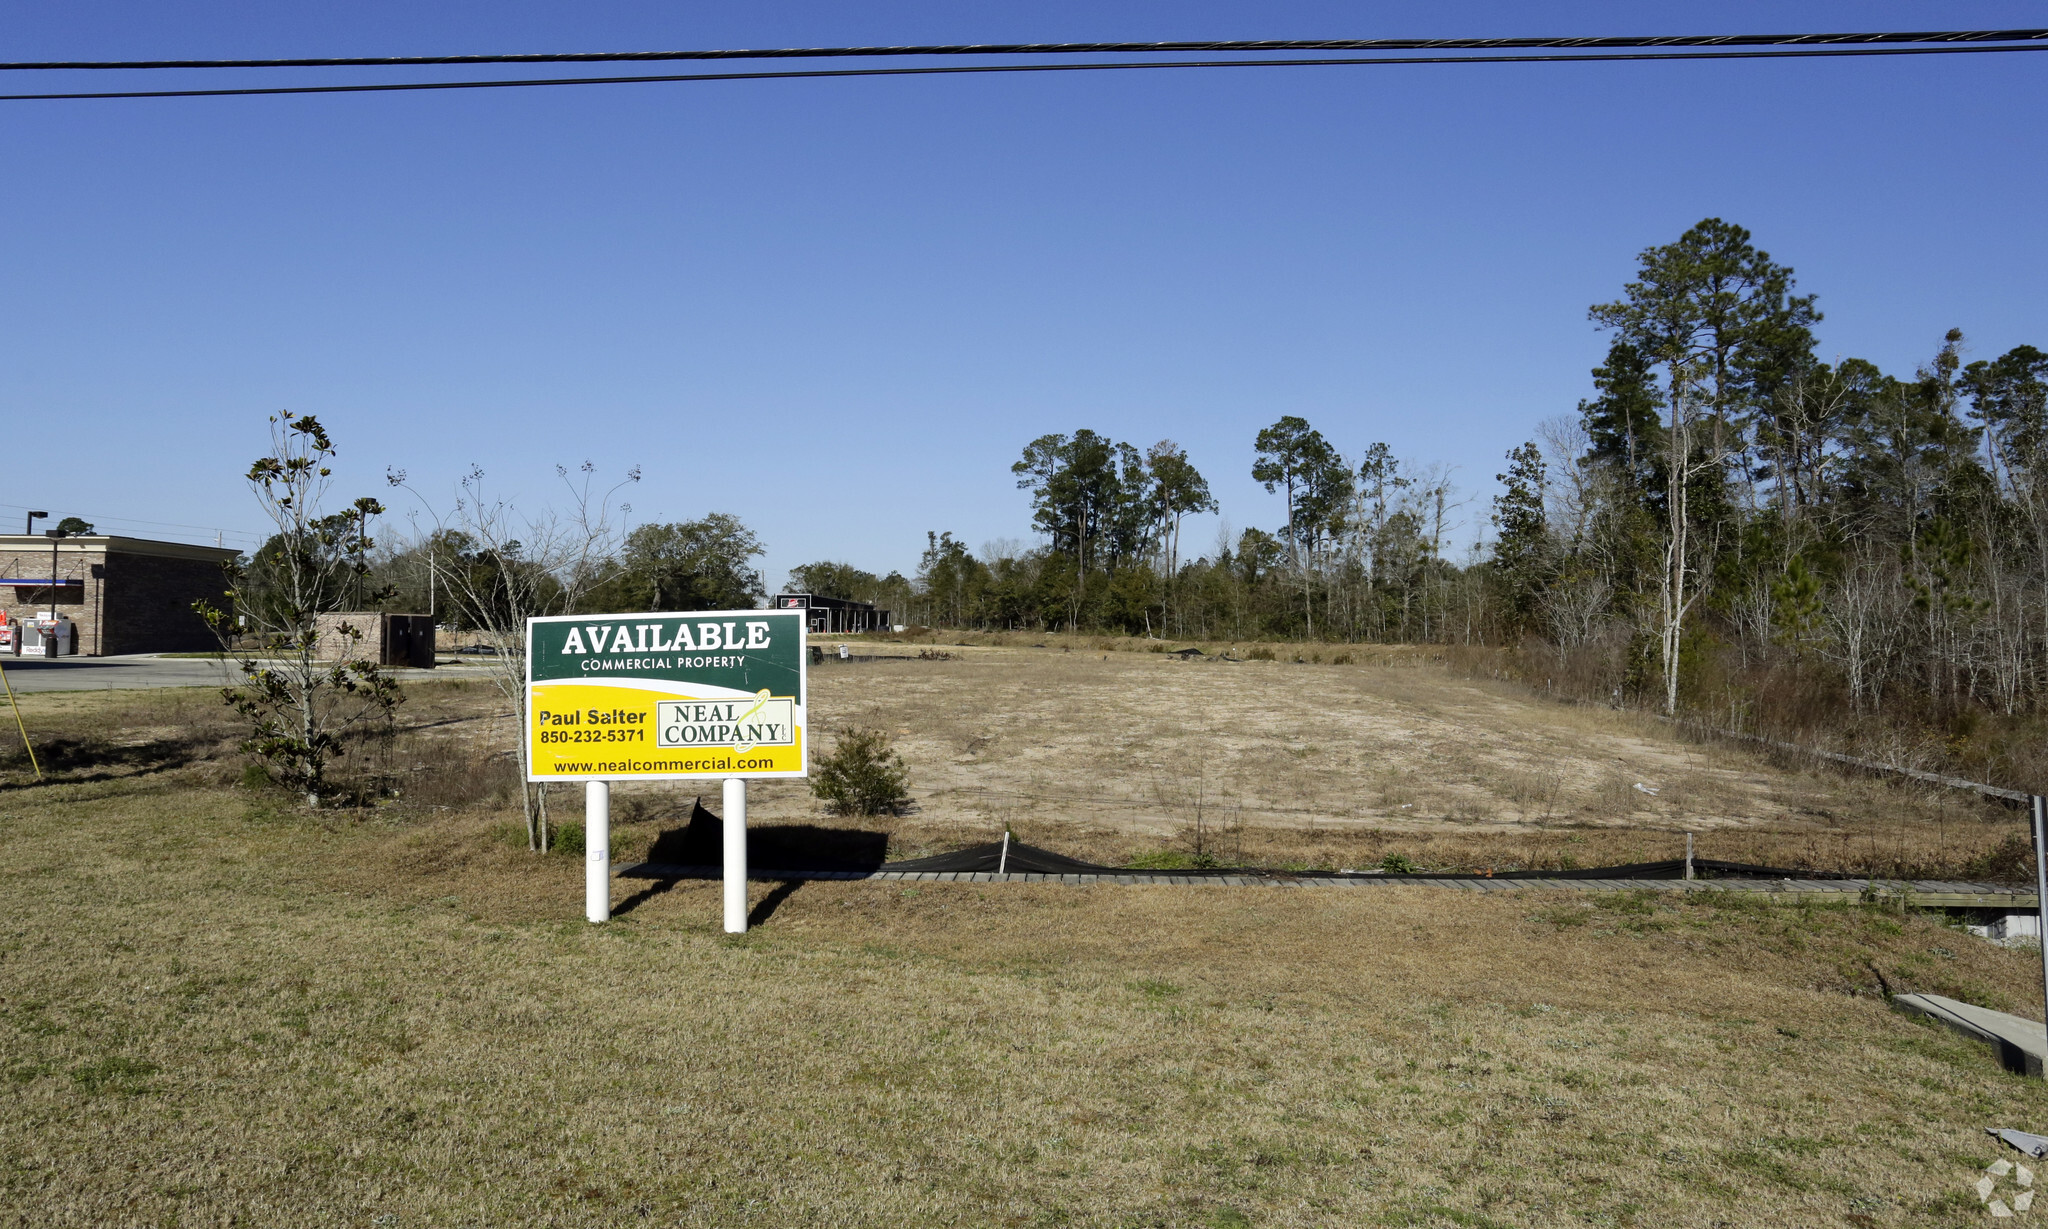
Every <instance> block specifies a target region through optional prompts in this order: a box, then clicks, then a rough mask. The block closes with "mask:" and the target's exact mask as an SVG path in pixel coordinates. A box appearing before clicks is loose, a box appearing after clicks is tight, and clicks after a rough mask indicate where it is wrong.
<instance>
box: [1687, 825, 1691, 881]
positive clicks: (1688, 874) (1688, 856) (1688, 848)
mask: <svg viewBox="0 0 2048 1229" xmlns="http://www.w3.org/2000/svg"><path fill="white" fill-rule="evenodd" d="M1685 877H1686V878H1687V879H1690V878H1692V833H1690V832H1688V833H1686V834H1685Z"/></svg>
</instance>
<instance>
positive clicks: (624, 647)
mask: <svg viewBox="0 0 2048 1229" xmlns="http://www.w3.org/2000/svg"><path fill="white" fill-rule="evenodd" d="M806 613H807V612H805V611H801V610H794V611H780V610H707V611H697V612H694V613H691V614H618V615H574V616H568V615H564V616H559V617H555V618H547V619H528V620H527V622H526V711H527V730H526V737H527V750H528V759H527V763H528V778H527V779H528V780H532V781H590V780H606V781H609V780H617V779H621V778H639V779H652V780H665V779H676V778H689V777H801V776H803V775H805V772H806V757H805V745H804V705H805V700H806V694H807V693H806V684H807V682H808V670H807V666H808V665H809V659H808V655H807V654H806V652H805V645H804V631H805V627H804V617H805V614H806Z"/></svg>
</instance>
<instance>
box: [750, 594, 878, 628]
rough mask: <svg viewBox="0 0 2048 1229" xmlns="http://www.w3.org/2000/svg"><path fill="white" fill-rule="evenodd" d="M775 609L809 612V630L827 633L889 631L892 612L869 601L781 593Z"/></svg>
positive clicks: (777, 596) (777, 598)
mask: <svg viewBox="0 0 2048 1229" xmlns="http://www.w3.org/2000/svg"><path fill="white" fill-rule="evenodd" d="M775 609H777V610H808V611H810V612H811V613H810V618H809V619H808V620H807V621H806V622H807V624H808V626H809V627H810V629H811V630H812V631H814V632H818V633H821V634H823V635H827V636H830V635H835V634H850V633H852V632H886V631H888V630H889V612H888V611H886V610H877V609H876V608H875V607H874V606H873V605H871V604H869V603H867V602H849V601H847V600H846V599H844V598H837V597H821V596H819V595H818V594H815V593H778V594H776V595H775Z"/></svg>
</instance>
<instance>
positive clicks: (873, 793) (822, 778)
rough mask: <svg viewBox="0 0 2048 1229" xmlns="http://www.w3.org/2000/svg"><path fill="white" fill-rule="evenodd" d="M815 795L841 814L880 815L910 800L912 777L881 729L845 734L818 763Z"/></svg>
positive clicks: (814, 782) (857, 730) (852, 731)
mask: <svg viewBox="0 0 2048 1229" xmlns="http://www.w3.org/2000/svg"><path fill="white" fill-rule="evenodd" d="M811 792H812V793H813V794H816V795H817V796H818V797H820V798H823V799H824V800H825V801H826V802H828V803H830V804H831V805H832V810H833V812H834V813H835V814H838V815H880V814H882V813H883V812H884V811H893V810H895V809H896V808H897V807H898V806H901V805H902V804H903V803H904V802H906V801H908V800H909V797H910V774H909V771H908V770H907V769H906V768H905V767H904V764H903V757H902V756H900V755H897V754H896V753H895V751H893V750H891V749H890V746H889V736H888V735H887V734H885V733H883V732H882V731H880V730H868V729H851V730H846V731H843V732H842V733H841V734H840V735H839V738H838V741H837V743H836V744H835V745H834V746H833V748H832V754H830V755H828V756H825V757H824V758H823V759H821V760H819V761H818V771H817V773H816V775H814V776H813V777H812V778H811Z"/></svg>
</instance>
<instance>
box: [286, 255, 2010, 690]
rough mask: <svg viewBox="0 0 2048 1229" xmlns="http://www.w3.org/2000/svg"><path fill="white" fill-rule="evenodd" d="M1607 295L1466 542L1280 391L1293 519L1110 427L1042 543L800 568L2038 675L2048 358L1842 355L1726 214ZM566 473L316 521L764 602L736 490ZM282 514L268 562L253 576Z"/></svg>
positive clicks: (1043, 607)
mask: <svg viewBox="0 0 2048 1229" xmlns="http://www.w3.org/2000/svg"><path fill="white" fill-rule="evenodd" d="M1589 318H1590V321H1591V323H1592V324H1593V325H1594V326H1595V327H1596V328H1597V329H1599V330H1601V331H1603V332H1604V333H1605V334H1606V335H1607V338H1608V342H1609V348H1608V350H1607V353H1606V357H1605V359H1604V360H1603V361H1602V362H1601V363H1600V365H1599V366H1597V367H1595V368H1594V369H1593V370H1592V372H1591V373H1590V375H1591V379H1590V387H1589V390H1588V392H1589V395H1588V396H1587V397H1586V398H1584V399H1583V400H1581V401H1580V402H1579V403H1578V405H1577V408H1576V411H1575V412H1573V413H1567V414H1563V415H1560V416H1557V417H1555V418H1553V419H1551V420H1549V421H1547V422H1544V423H1543V424H1541V426H1540V428H1539V430H1538V431H1537V433H1536V438H1534V439H1531V440H1529V441H1527V442H1525V443H1522V444H1520V445H1518V446H1516V447H1514V448H1512V449H1510V450H1509V451H1507V453H1506V454H1505V457H1504V460H1505V464H1504V467H1503V470H1502V472H1501V473H1500V474H1499V475H1497V477H1498V479H1499V482H1500V484H1501V491H1500V493H1499V494H1498V495H1496V496H1495V497H1494V498H1493V500H1492V506H1491V509H1490V517H1489V518H1488V519H1489V522H1490V524H1491V527H1492V541H1491V544H1490V546H1488V547H1486V548H1484V549H1482V548H1480V547H1478V546H1473V547H1471V548H1470V549H1469V550H1467V551H1463V552H1460V551H1458V550H1457V549H1455V548H1454V547H1452V546H1451V544H1450V543H1449V541H1448V535H1449V534H1450V533H1452V532H1453V531H1455V530H1456V529H1457V528H1458V525H1459V522H1460V519H1461V515H1462V514H1461V509H1462V508H1463V507H1464V505H1465V503H1466V500H1465V498H1464V497H1463V496H1462V495H1461V494H1460V492H1459V491H1458V490H1457V488H1456V487H1455V486H1454V485H1453V483H1452V482H1451V481H1450V474H1449V471H1448V470H1447V469H1446V468H1445V467H1444V466H1442V465H1419V464H1416V463H1414V462H1412V461H1409V460H1406V459H1403V458H1399V457H1396V456H1395V455H1394V454H1393V452H1392V450H1391V449H1390V448H1389V447H1388V445H1387V444H1385V443H1382V442H1371V441H1356V442H1347V441H1341V440H1336V439H1332V438H1330V437H1328V436H1326V435H1325V434H1323V432H1322V431H1320V430H1318V429H1317V428H1316V427H1314V426H1312V425H1311V424H1310V423H1308V422H1307V421H1305V420H1304V419H1302V418H1299V417H1295V416H1286V417H1282V418H1280V419H1278V420H1277V421H1275V422H1274V423H1273V424H1272V425H1270V426H1268V427H1266V428H1264V429H1263V430H1260V431H1259V432H1257V433H1256V435H1255V436H1254V437H1253V438H1252V439H1251V440H1250V441H1249V444H1250V449H1249V456H1248V457H1247V458H1246V460H1247V461H1248V463H1249V464H1248V473H1249V475H1250V476H1251V477H1252V478H1253V479H1254V480H1255V481H1257V482H1259V483H1260V484H1261V485H1262V486H1264V488H1265V489H1266V490H1268V491H1270V492H1272V493H1274V494H1276V495H1278V496H1280V499H1281V503H1282V507H1283V508H1284V519H1283V521H1282V523H1280V524H1279V525H1276V526H1272V527H1271V528H1261V527H1252V528H1246V529H1243V530H1242V531H1239V532H1235V533H1231V532H1228V531H1224V532H1219V534H1218V535H1217V537H1216V539H1215V540H1214V541H1213V542H1210V543H1207V544H1205V545H1204V546H1203V547H1202V548H1200V549H1196V548H1192V547H1190V545H1189V544H1187V543H1185V542H1184V541H1183V539H1182V530H1183V528H1184V525H1185V523H1186V522H1187V520H1188V518H1190V517H1193V516H1198V515H1202V514H1208V513H1215V512H1218V511H1219V507H1218V503H1217V500H1216V499H1215V497H1214V496H1213V494H1212V493H1211V490H1210V485H1209V482H1208V480H1207V479H1206V478H1205V477H1204V475H1203V474H1202V473H1201V472H1200V470H1199V469H1198V468H1197V466H1196V465H1195V463H1194V461H1193V460H1192V459H1191V458H1190V457H1189V456H1188V453H1187V451H1186V450H1185V449H1184V448H1182V447H1181V446H1179V445H1178V444H1176V443H1174V442H1173V441H1171V440H1162V441H1160V442H1158V443H1156V444H1154V445H1152V446H1151V447H1149V448H1144V449H1140V448H1139V447H1137V446H1135V445H1133V444H1130V443H1126V442H1122V441H1118V440H1115V439H1113V438H1111V437H1109V436H1107V435H1104V434H1101V433H1099V432H1096V431H1093V430H1089V429H1086V428H1083V429H1080V430H1076V431H1074V432H1072V433H1071V434H1048V435H1043V436H1040V437H1038V438H1037V439H1034V440H1032V441H1030V442H1029V443H1027V444H1025V445H1024V446H1023V448H1022V450H1021V453H1020V455H1019V457H1018V459H1017V461H1016V462H1015V463H1014V464H1013V465H1012V466H1011V476H1012V478H1013V479H1014V480H1015V481H1016V483H1017V485H1018V487H1019V488H1021V489H1023V490H1025V491H1027V492H1029V494H1030V498H1031V509H1032V528H1033V529H1034V530H1035V531H1036V535H1037V537H1036V541H1035V544H1032V545H1029V546H1027V545H1024V544H1021V543H1015V542H998V543H994V544H991V545H989V546H986V547H984V548H982V549H981V550H979V551H976V550H972V549H970V548H969V547H968V546H967V545H966V544H965V543H963V542H962V541H961V540H959V539H958V538H957V537H955V536H954V534H953V533H951V532H949V531H940V530H935V531H933V532H931V533H929V534H928V535H927V537H926V543H925V549H924V551H923V553H922V556H921V558H920V559H919V562H918V566H917V567H916V569H915V571H914V572H913V573H912V574H910V575H907V576H906V575H904V574H903V573H902V572H900V571H892V572H888V573H886V574H876V573H874V572H869V571H866V570H863V569H861V568H860V567H858V566H856V565H854V564H852V563H848V562H843V561H832V560H824V561H818V562H813V563H809V564H805V565H802V566H800V567H797V568H794V569H792V570H791V573H790V588H791V589H793V590H798V591H806V592H811V593H816V594H822V595H826V596H831V597H838V598H845V599H851V600H858V601H867V602H872V603H874V604H876V605H878V606H881V607H884V608H886V609H888V610H890V611H892V612H894V617H895V620H896V621H897V622H901V623H910V624H921V625H930V626H945V627H955V628H963V629H968V628H974V629H987V630H997V629H1020V630H1034V631H1046V630H1050V631H1061V630H1070V631H1105V632H1122V633H1131V634H1137V635H1152V636H1160V637H1178V638H1189V639H1195V638H1199V639H1211V640H1213V639H1229V640H1248V639H1263V640H1270V639H1291V638H1301V639H1316V640H1330V641H1345V642H1379V643H1423V644H1470V645H1492V646H1502V647H1507V648H1511V649H1515V650H1517V651H1518V652H1520V653H1521V654H1522V655H1523V659H1524V660H1525V661H1527V662H1531V663H1536V664H1538V665H1540V667H1541V669H1542V670H1543V672H1544V674H1545V676H1546V677H1549V678H1551V679H1552V680H1553V682H1554V683H1561V684H1562V685H1565V686H1567V687H1569V688H1573V689H1576V690H1578V691H1579V692H1581V693H1582V694H1586V695H1597V696H1599V697H1601V698H1603V699H1607V700H1610V701H1626V702H1633V703H1644V704H1650V705H1654V706H1655V707H1658V708H1660V709H1663V710H1664V711H1667V712H1672V713H1676V712H1678V711H1680V710H1681V709H1686V708H1691V709H1694V710H1698V711H1709V712H1711V713H1713V714H1715V715H1716V716H1717V717H1718V718H1719V719H1723V720H1727V721H1732V722H1736V723H1738V724H1740V723H1752V724H1753V723H1755V722H1756V721H1757V720H1758V716H1759V712H1760V710H1761V709H1762V708H1765V707H1773V706H1775V707H1776V708H1778V709H1780V710H1784V711H1791V710H1794V709H1800V708H1801V707H1802V706H1803V708H1804V710H1805V711H1810V712H1815V713H1820V712H1826V711H1831V710H1832V709H1835V708H1840V709H1843V710H1846V711H1848V712H1850V713H1878V712H1881V711H1889V712H1894V713H1897V712H1908V711H1910V712H1913V713H1916V714H1920V715H1929V714H1932V715H1935V716H1938V717H1940V716H1947V717H1953V716H1955V715H1957V714H1964V713H1968V712H1973V711H1974V712H1987V713H1996V714H2002V715H2010V714H2019V713H2025V712H2032V711H2034V710H2035V709H2036V708H2038V707H2039V706H2040V705H2041V703H2042V700H2043V697H2044V694H2048V355H2044V354H2043V353H2042V352H2041V351H2039V350H2037V349H2035V348H2034V347H2031V346H2019V347H2016V348H2014V349H2011V350H2009V351H2007V352H2006V353H2004V354H2001V355H1998V356H1996V357H1989V358H1979V357H1973V356H1972V355H1971V354H1970V353H1969V350H1968V346H1967V343H1966V339H1965V338H1964V336H1963V334H1962V333H1961V332H1960V331H1959V330H1953V329H1951V330H1949V331H1948V332H1947V333H1945V334H1944V335H1942V336H1941V337H1939V338H1938V339H1931V342H1932V344H1931V345H1930V347H1929V348H1930V353H1929V356H1928V358H1927V359H1926V361H1925V362H1924V363H1921V364H1919V365H1918V366H1917V367H1916V369H1915V370H1913V371H1912V372H1911V373H1910V374H1908V373H1890V374H1888V373H1886V372H1884V371H1883V370H1881V369H1880V368H1879V367H1878V365H1877V364H1874V363H1871V362H1869V361H1866V360H1863V359H1857V358H1847V359H1839V360H1837V361H1835V362H1832V363H1830V362H1827V361H1823V360H1822V359H1821V358H1820V357H1819V356H1818V354H1817V353H1816V350H1817V345H1816V339H1815V336H1814V328H1815V326H1816V325H1817V324H1819V322H1820V321H1821V319H1822V316H1821V312H1820V310H1819V307H1818V303H1817V299H1816V297H1815V296H1813V295H1811V294H1801V293H1798V290H1797V286H1796V282H1795V278H1794V274H1793V270H1792V269H1791V268H1790V267H1789V266H1787V265H1784V264H1781V263H1779V262H1777V261H1775V260H1773V259H1772V257H1771V256H1770V254H1769V253H1768V252H1765V251H1763V250H1761V249H1759V248H1758V247H1757V246H1756V245H1755V244H1754V242H1753V241H1752V237H1751V236H1750V234H1749V233H1748V232H1747V231H1745V230H1744V229H1743V228H1741V227H1739V226H1736V225H1733V224H1731V223H1728V222H1725V221H1722V220H1720V219H1715V218H1709V219H1707V220H1705V221H1702V222H1700V223H1699V224H1698V225H1696V226H1694V227H1692V228H1691V229H1689V230H1687V231H1686V232H1685V233H1684V234H1683V235H1681V236H1679V238H1678V239H1677V240H1675V241H1674V242H1672V243H1669V244H1664V245H1660V246H1656V247H1651V248H1649V249H1646V250H1645V251H1643V252H1642V253H1640V255H1639V258H1638V262H1637V270H1636V274H1635V277H1634V278H1633V280H1631V281H1629V282H1627V283H1626V284H1625V285H1624V286H1622V287H1621V289H1620V293H1619V294H1618V296H1617V297H1615V298H1614V299H1613V300H1612V301H1609V302H1604V303H1598V304H1594V305H1592V306H1591V307H1590V308H1589ZM563 477H564V479H565V481H568V482H569V483H570V487H571V490H572V491H573V492H575V498H574V499H572V500H571V501H570V505H571V507H572V512H571V513H570V514H569V515H566V516H557V515H554V514H552V513H550V514H546V515H543V516H541V517H539V518H537V519H535V518H529V519H526V520H518V519H517V518H513V517H511V515H510V513H509V509H507V508H506V507H505V505H502V504H498V503H494V502H493V501H491V500H490V499H488V498H486V497H485V495H484V492H483V489H482V475H481V474H480V473H478V474H472V475H471V479H470V480H468V481H466V482H465V483H464V487H463V494H462V496H461V498H459V499H458V500H457V501H456V504H455V510H454V511H453V512H452V513H450V514H448V515H446V516H444V517H442V518H441V519H439V520H437V521H436V523H435V524H434V525H433V526H430V527H428V528H426V529H425V530H423V531H421V532H418V533H415V534H414V535H412V536H411V537H409V538H407V539H405V540H403V541H400V542H397V543H396V544H395V545H393V546H390V547H388V548H384V549H382V551H381V553H379V554H377V555H376V556H375V557H370V556H369V555H367V554H366V552H365V549H364V548H363V546H362V543H364V542H366V541H367V540H368V539H367V534H365V533H364V532H363V527H364V525H365V524H366V523H367V521H368V519H369V517H370V516H372V515H373V514H375V513H381V512H382V507H381V505H377V506H375V507H372V506H371V505H373V504H375V501H373V500H372V501H361V500H359V501H357V503H356V504H355V505H352V506H351V507H350V508H349V509H348V510H346V511H344V512H342V513H339V514H336V516H335V517H333V518H330V520H332V522H333V523H332V524H327V523H325V522H323V523H322V524H321V526H319V527H318V528H319V529H320V532H319V533H317V534H313V535H311V536H310V537H309V539H308V541H307V542H306V543H303V544H302V546H303V548H304V549H317V550H324V551H325V552H327V556H328V563H329V565H331V566H333V567H336V568H340V569H343V570H345V571H346V572H347V573H348V575H349V576H350V577H351V578H352V580H351V582H350V583H352V584H355V585H356V586H357V592H358V594H367V595H373V596H365V598H364V604H365V605H373V604H374V605H384V606H386V607H387V608H391V607H404V608H407V609H412V610H425V611H431V612H433V613H435V614H436V615H437V617H438V618H440V619H441V620H442V621H443V622H446V623H453V624H455V625H457V626H465V627H474V628H478V629H480V630H487V631H488V630H493V629H495V631H496V632H497V633H499V634H501V635H509V634H510V632H511V629H512V628H513V627H514V626H515V624H516V617H524V616H525V615H527V614H531V613H554V612H561V613H568V612H573V611H580V610H616V611H625V610H655V609H667V610H690V609H717V608H736V607H751V606H756V605H759V604H761V603H762V602H763V601H764V600H765V598H766V596H767V593H766V589H765V586H764V583H763V578H762V575H761V573H760V571H759V568H758V566H757V563H756V561H757V560H758V559H759V558H760V557H761V556H762V555H763V553H764V548H763V545H762V543H761V542H760V540H759V538H758V537H757V536H756V535H755V534H754V533H753V531H752V530H750V529H749V528H748V527H747V526H746V525H745V524H744V523H743V522H742V521H741V520H740V518H739V517H737V516H735V515H732V514H729V513H713V514H710V515H707V516H705V517H702V518H700V519H697V520H691V521H681V522H675V523H668V524H650V525H641V526H639V527H637V528H634V529H632V530H631V531H630V532H621V531H619V530H617V529H616V528H615V525H618V524H623V523H624V522H623V519H619V520H614V519H613V516H612V511H611V510H610V506H609V504H608V503H606V502H605V501H606V500H609V498H610V496H609V495H608V494H607V495H606V496H605V497H604V499H602V500H599V501H598V504H600V505H602V506H603V509H604V510H605V515H603V516H599V517H597V518H596V519H595V520H593V519H592V517H591V515H590V513H591V509H592V507H593V505H592V503H591V501H592V498H593V496H592V491H591V488H590V486H589V479H588V469H587V467H586V471H585V477H584V479H583V485H582V486H581V487H580V488H578V487H577V486H576V479H575V478H574V477H573V476H572V475H570V474H568V472H567V471H564V472H563ZM633 478H637V474H634V475H629V480H630V479H633ZM393 480H394V482H397V483H400V484H402V482H403V475H402V474H401V475H394V478H393ZM617 511H618V512H619V513H624V512H627V511H629V509H626V508H625V507H624V506H623V505H621V506H620V508H619V509H617ZM351 518H353V519H351ZM515 522H516V523H515ZM351 526H353V528H351ZM279 545H280V544H279V543H276V542H273V543H272V544H271V545H270V546H266V548H265V549H264V551H260V552H258V554H257V556H256V557H255V559H254V561H253V562H252V564H251V569H250V572H251V576H250V580H251V582H252V583H251V586H250V590H251V592H250V595H249V596H250V597H255V598H259V599H260V595H261V592H262V589H263V586H262V584H261V583H260V582H261V579H262V577H261V573H262V571H263V568H264V567H265V566H266V564H265V560H266V558H274V557H276V555H277V553H278V548H279ZM515 616H516V617H515Z"/></svg>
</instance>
